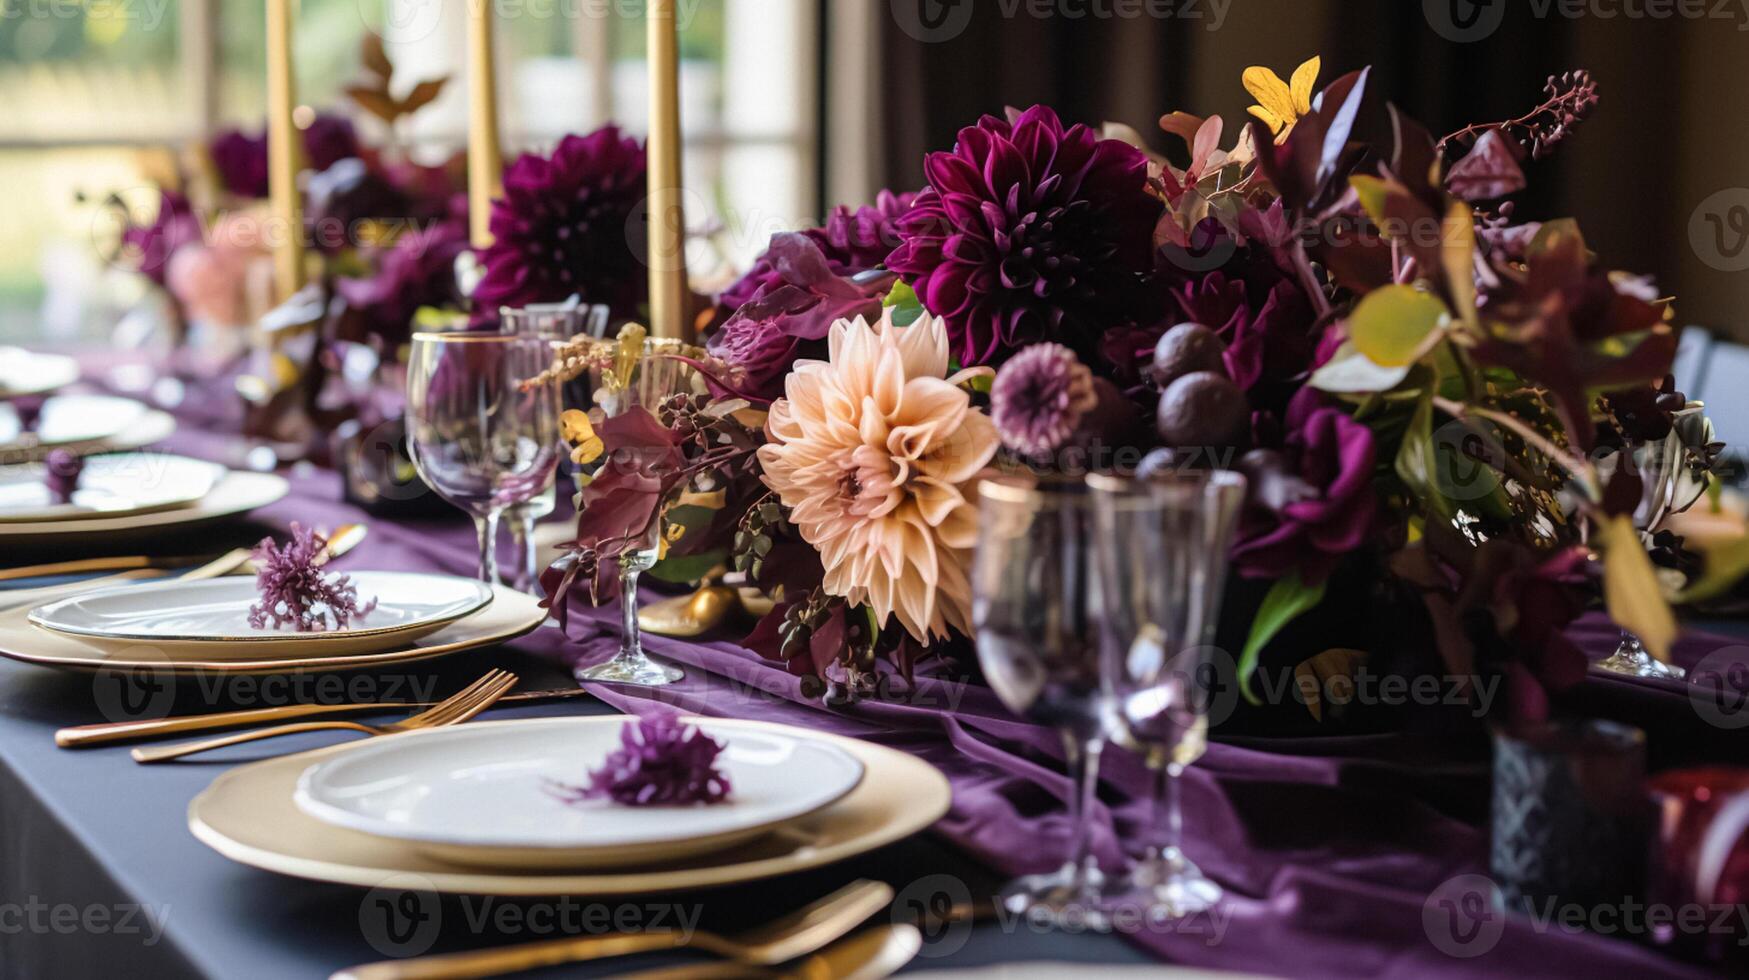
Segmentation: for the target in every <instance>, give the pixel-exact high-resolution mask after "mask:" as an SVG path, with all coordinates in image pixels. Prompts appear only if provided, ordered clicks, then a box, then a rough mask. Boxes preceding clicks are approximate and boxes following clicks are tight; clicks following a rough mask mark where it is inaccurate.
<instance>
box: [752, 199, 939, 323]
mask: <svg viewBox="0 0 1749 980" xmlns="http://www.w3.org/2000/svg"><path fill="white" fill-rule="evenodd" d="M917 197H918V195H917V193H916V192H911V193H906V194H894V193H893V192H892V191H887V190H883V191H881V192H880V194H878V195H876V197H875V204H874V207H866V206H865V207H860V208H857V209H855V210H854V211H853V210H851V209H850V208H849V207H845V206H843V205H840V206H839V207H837V208H834V209H833V210H832V214H831V216H830V217H828V218H827V219H826V227H824V228H809V229H807V230H806V231H803V232H801V234H803V235H806V236H807V237H808V239H809V240H810V241H812V242H813V243H814V244H815V245H816V246H818V247H819V249H820V254H821V255H824V256H825V257H826V265H827V267H828V268H830V269H831V270H832V274H833V275H838V276H846V277H848V276H854V275H856V274H857V273H859V272H867V271H868V270H870V269H878V268H880V267H881V266H882V265H883V264H885V262H886V260H887V254H888V253H890V252H892V250H893V248H894V247H895V246H897V245H898V244H899V230H898V224H897V223H898V220H899V218H900V217H902V216H903V215H904V214H905V212H907V211H909V210H911V205H913V204H915V203H916V202H917ZM778 237H779V236H775V235H774V236H772V241H773V243H775V242H776V241H777V238H778ZM782 282H783V276H782V274H781V273H780V272H779V271H778V268H777V262H776V259H775V257H774V256H773V255H772V253H771V252H770V251H769V250H767V251H766V253H765V254H763V255H761V256H760V257H759V259H758V261H756V262H754V263H753V268H751V269H749V270H747V274H746V275H744V276H742V277H741V278H740V279H739V280H738V281H737V282H736V283H735V284H734V285H733V286H730V287H729V288H728V289H725V290H723V293H722V295H721V296H719V297H717V302H718V303H719V304H720V305H722V306H723V307H724V308H725V309H727V310H729V311H730V312H733V311H735V310H738V309H740V308H741V307H742V306H745V305H746V304H747V303H748V302H750V301H752V299H753V298H754V297H755V296H756V295H758V293H759V291H760V290H762V289H766V288H769V287H776V286H778V285H781V284H782Z"/></svg>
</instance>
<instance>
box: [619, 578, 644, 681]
mask: <svg viewBox="0 0 1749 980" xmlns="http://www.w3.org/2000/svg"><path fill="white" fill-rule="evenodd" d="M642 571H643V569H641V568H638V567H637V566H636V565H632V564H627V563H621V565H620V567H619V612H620V618H621V625H622V626H623V627H624V630H625V633H624V636H625V638H624V640H622V641H621V643H620V647H619V656H618V658H617V659H619V660H642V659H644V643H643V638H642V635H641V633H640V632H639V628H638V574H639V573H640V572H642Z"/></svg>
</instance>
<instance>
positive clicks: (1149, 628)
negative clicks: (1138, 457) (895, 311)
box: [1088, 471, 1245, 920]
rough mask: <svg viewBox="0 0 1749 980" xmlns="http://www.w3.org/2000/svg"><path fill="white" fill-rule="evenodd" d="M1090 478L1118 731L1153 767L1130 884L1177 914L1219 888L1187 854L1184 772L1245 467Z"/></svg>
mask: <svg viewBox="0 0 1749 980" xmlns="http://www.w3.org/2000/svg"><path fill="white" fill-rule="evenodd" d="M1088 483H1089V485H1090V486H1091V487H1092V490H1093V498H1094V512H1095V515H1096V528H1097V530H1096V535H1095V539H1096V542H1097V545H1096V548H1095V551H1096V553H1097V555H1098V559H1099V567H1100V581H1101V583H1102V586H1103V591H1102V598H1103V600H1104V606H1103V608H1104V633H1103V639H1104V641H1105V642H1104V644H1103V651H1104V659H1105V668H1104V670H1103V671H1102V677H1103V678H1104V681H1105V685H1106V690H1107V693H1108V695H1109V697H1110V699H1111V703H1112V705H1113V709H1114V711H1113V713H1114V716H1115V722H1116V724H1115V730H1114V735H1115V736H1116V737H1117V738H1119V739H1120V740H1121V741H1123V742H1126V743H1128V745H1129V746H1130V747H1132V748H1134V749H1136V750H1137V751H1139V752H1141V754H1142V756H1143V758H1144V759H1145V760H1146V761H1147V763H1148V766H1149V768H1150V770H1151V772H1152V774H1153V783H1152V787H1151V790H1152V792H1151V808H1150V809H1151V813H1150V819H1149V821H1148V825H1147V828H1146V831H1145V833H1146V835H1147V836H1146V837H1145V839H1144V841H1143V844H1144V847H1145V851H1144V856H1143V858H1142V860H1140V861H1139V862H1137V864H1136V865H1135V867H1133V868H1131V869H1130V871H1129V874H1128V880H1127V886H1128V887H1127V889H1126V890H1127V891H1130V892H1140V893H1142V894H1144V895H1146V896H1147V900H1148V903H1149V913H1150V916H1151V917H1157V918H1159V919H1162V920H1165V919H1176V918H1181V917H1183V916H1187V915H1192V914H1194V913H1196V912H1200V911H1203V910H1205V909H1207V908H1209V907H1211V906H1213V905H1214V903H1215V902H1217V901H1219V900H1220V897H1221V889H1220V886H1219V885H1216V884H1215V883H1214V882H1213V881H1211V880H1209V879H1208V878H1207V877H1206V876H1205V875H1203V873H1202V871H1201V869H1199V868H1198V867H1197V866H1196V865H1195V864H1194V863H1193V862H1191V861H1190V859H1189V858H1187V857H1185V856H1184V850H1183V841H1182V837H1183V814H1182V812H1181V810H1180V806H1179V799H1178V791H1177V790H1178V783H1177V777H1178V775H1179V774H1180V773H1181V772H1183V770H1184V768H1185V767H1186V766H1188V765H1189V764H1190V763H1191V762H1193V761H1195V759H1196V758H1197V757H1198V756H1200V755H1201V754H1202V752H1203V749H1204V748H1205V747H1206V745H1207V732H1208V706H1209V705H1208V695H1209V693H1210V692H1211V691H1212V690H1213V689H1214V685H1215V682H1214V679H1213V676H1212V674H1213V664H1211V663H1210V661H1209V654H1210V653H1211V652H1212V650H1213V648H1212V647H1211V646H1210V642H1211V641H1212V640H1213V638H1214V630H1215V623H1216V620H1217V619H1218V618H1219V616H1220V607H1221V596H1222V593H1223V591H1224V589H1225V586H1226V574H1227V553H1228V550H1229V548H1230V547H1231V544H1232V538H1233V531H1234V529H1235V525H1236V524H1237V520H1238V515H1239V509H1240V507H1241V505H1242V504H1243V503H1244V499H1245V479H1244V477H1242V476H1240V475H1238V474H1236V473H1231V472H1224V471H1215V472H1208V473H1202V472H1189V471H1186V472H1174V473H1163V474H1159V475H1157V476H1153V477H1149V478H1147V479H1130V478H1122V477H1113V476H1104V475H1098V476H1092V477H1089V478H1088Z"/></svg>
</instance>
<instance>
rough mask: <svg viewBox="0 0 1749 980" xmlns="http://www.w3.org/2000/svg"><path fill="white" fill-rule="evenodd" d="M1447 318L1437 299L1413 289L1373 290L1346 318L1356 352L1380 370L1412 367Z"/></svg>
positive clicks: (1398, 286)
mask: <svg viewBox="0 0 1749 980" xmlns="http://www.w3.org/2000/svg"><path fill="white" fill-rule="evenodd" d="M1448 318H1449V314H1448V313H1447V311H1446V309H1445V304H1444V303H1442V302H1440V301H1439V297H1437V296H1434V295H1432V294H1430V293H1424V292H1422V291H1421V290H1419V289H1416V288H1415V287H1413V286H1404V285H1401V284H1395V285H1390V286H1384V287H1381V288H1379V289H1375V290H1373V291H1372V292H1370V293H1368V294H1367V295H1366V298H1365V299H1363V300H1361V301H1360V305H1359V306H1356V307H1355V308H1354V312H1353V313H1352V314H1350V316H1349V317H1348V336H1349V339H1351V340H1353V341H1354V347H1355V349H1356V350H1358V351H1360V352H1361V353H1362V354H1365V355H1366V356H1367V357H1369V358H1371V359H1372V361H1373V362H1374V363H1375V364H1378V365H1381V366H1383V367H1401V366H1403V365H1405V364H1410V363H1412V362H1413V361H1414V360H1415V359H1416V357H1417V356H1419V355H1420V353H1421V352H1422V350H1423V348H1424V347H1425V345H1426V343H1427V338H1428V335H1429V334H1431V333H1433V331H1435V330H1437V329H1439V328H1440V325H1441V323H1442V322H1443V321H1445V320H1446V319H1448Z"/></svg>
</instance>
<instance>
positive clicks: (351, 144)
mask: <svg viewBox="0 0 1749 980" xmlns="http://www.w3.org/2000/svg"><path fill="white" fill-rule="evenodd" d="M360 152H361V151H360V149H359V143H358V131H357V130H355V129H353V128H352V120H350V119H348V118H346V117H345V116H336V115H332V114H329V113H323V114H320V115H318V116H316V118H315V119H314V120H312V121H311V123H310V125H309V126H307V127H305V129H304V163H305V164H306V165H307V166H308V167H309V168H310V169H311V170H314V171H316V172H317V173H320V172H322V171H324V170H327V169H328V168H329V167H332V166H334V165H335V164H336V163H339V162H340V161H342V160H345V159H346V158H348V157H356V156H358V155H359V154H360Z"/></svg>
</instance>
